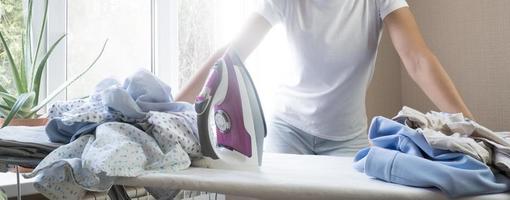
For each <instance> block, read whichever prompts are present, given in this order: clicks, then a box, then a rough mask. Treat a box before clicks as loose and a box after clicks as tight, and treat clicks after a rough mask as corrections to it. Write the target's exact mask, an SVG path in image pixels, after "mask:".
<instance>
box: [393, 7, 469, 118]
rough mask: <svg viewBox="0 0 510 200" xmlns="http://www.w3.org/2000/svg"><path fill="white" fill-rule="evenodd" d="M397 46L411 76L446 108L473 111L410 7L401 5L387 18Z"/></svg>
mask: <svg viewBox="0 0 510 200" xmlns="http://www.w3.org/2000/svg"><path fill="white" fill-rule="evenodd" d="M384 24H385V26H386V27H387V29H388V32H389V34H390V37H391V40H392V42H393V46H395V49H396V50H397V52H398V54H399V56H400V58H401V59H402V62H403V63H404V66H405V68H406V70H407V72H408V73H409V75H410V76H411V78H412V79H413V80H414V81H415V82H416V83H417V84H418V86H419V87H420V88H421V89H422V90H423V91H424V92H425V94H426V95H427V96H428V97H429V98H430V100H432V102H433V103H434V104H435V105H436V106H437V107H438V108H439V109H440V110H441V111H443V112H450V113H458V112H461V113H463V114H464V115H465V116H466V117H469V118H473V115H472V114H471V112H470V111H469V109H468V108H467V106H466V104H465V103H464V101H463V100H462V97H461V96H460V94H459V92H458V91H457V89H456V88H455V85H454V84H453V82H452V81H451V79H450V77H449V76H448V74H447V73H446V71H445V70H444V69H443V66H442V65H441V63H440V62H439V60H438V59H437V57H436V56H435V55H434V53H432V51H431V50H430V49H429V47H428V46H427V44H426V43H425V41H424V39H423V37H422V35H421V33H420V30H419V28H418V25H417V24H416V21H415V19H414V16H413V14H412V13H411V10H410V9H409V8H407V7H406V8H400V9H398V10H396V11H394V12H392V13H391V14H389V15H388V16H387V17H386V18H385V19H384Z"/></svg>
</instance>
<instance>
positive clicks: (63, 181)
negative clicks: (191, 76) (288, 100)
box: [0, 71, 200, 199]
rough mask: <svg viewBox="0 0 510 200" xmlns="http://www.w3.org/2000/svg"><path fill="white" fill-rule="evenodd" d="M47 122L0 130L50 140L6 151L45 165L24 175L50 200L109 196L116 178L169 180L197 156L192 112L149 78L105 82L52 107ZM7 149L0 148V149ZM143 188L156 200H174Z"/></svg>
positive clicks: (160, 191)
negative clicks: (155, 176) (162, 177)
mask: <svg viewBox="0 0 510 200" xmlns="http://www.w3.org/2000/svg"><path fill="white" fill-rule="evenodd" d="M48 115H49V116H48V118H49V119H50V121H49V122H48V125H47V126H45V127H43V128H39V129H37V130H32V129H31V128H27V127H22V128H18V129H16V130H15V131H13V130H9V129H5V130H4V129H2V131H5V132H6V133H8V134H10V135H13V136H14V135H20V134H23V135H27V134H30V133H32V132H34V131H38V132H39V133H41V132H43V134H42V135H44V136H46V138H47V139H46V140H48V138H49V141H48V146H41V145H32V146H27V147H24V146H17V145H18V144H13V145H12V146H15V145H16V146H17V147H16V148H9V151H11V152H14V151H16V152H18V153H19V155H22V154H23V155H24V156H26V155H33V156H37V157H38V158H39V159H41V158H44V159H43V160H42V161H41V162H40V163H39V164H38V165H37V167H36V168H35V169H34V170H33V172H32V173H29V174H24V176H25V177H26V178H32V177H36V180H35V183H34V187H35V188H36V189H37V190H38V191H39V192H41V193H42V194H43V195H44V196H46V197H47V198H49V199H81V198H82V197H83V196H84V195H85V194H86V192H87V191H93V192H106V191H110V192H111V190H110V188H112V187H113V189H118V188H116V186H113V184H114V182H115V179H116V178H117V177H136V176H139V175H143V174H145V173H153V172H163V173H171V172H174V171H177V170H182V169H186V168H188V167H189V166H190V164H191V159H192V158H194V157H199V156H200V146H199V140H198V133H197V127H196V112H195V110H194V107H193V105H192V104H189V103H181V102H174V100H173V98H172V96H171V89H170V87H169V86H167V85H166V84H164V83H163V82H162V81H161V80H159V79H158V78H157V77H155V76H154V75H152V74H151V73H150V72H147V71H139V72H137V73H135V74H134V75H132V76H130V77H129V78H127V79H126V80H125V81H124V83H123V84H120V83H119V82H117V81H116V80H114V79H105V80H103V81H102V82H100V83H99V84H98V85H97V86H96V88H95V91H94V92H93V93H92V94H91V95H90V96H89V97H87V98H83V99H76V100H70V101H62V102H57V103H55V104H53V105H51V106H50V107H49V109H48ZM1 134H2V133H0V135H1ZM39 135H41V134H39ZM5 142H8V141H6V140H2V141H0V146H1V145H2V144H4V143H5ZM53 144H58V145H54V146H52V145H53ZM29 147H30V148H31V147H35V150H33V149H30V148H29ZM49 147H52V148H49ZM57 147H58V148H57ZM43 150H44V151H43ZM2 152H3V149H2ZM50 152H51V153H50ZM0 156H1V155H0ZM146 189H147V191H149V193H151V195H153V196H154V197H155V198H157V199H163V197H166V198H171V197H172V196H175V195H176V194H177V191H171V190H163V189H160V188H146ZM117 196H120V197H122V196H123V195H122V194H120V195H117ZM124 196H125V195H124ZM121 199H122V198H121Z"/></svg>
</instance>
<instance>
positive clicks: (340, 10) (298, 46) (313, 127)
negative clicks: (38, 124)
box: [177, 0, 472, 156]
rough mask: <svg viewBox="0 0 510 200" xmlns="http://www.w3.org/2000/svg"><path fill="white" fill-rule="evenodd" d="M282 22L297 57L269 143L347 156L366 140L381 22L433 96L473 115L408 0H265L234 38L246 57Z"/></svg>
mask: <svg viewBox="0 0 510 200" xmlns="http://www.w3.org/2000/svg"><path fill="white" fill-rule="evenodd" d="M278 23H281V24H283V26H284V27H285V29H286V32H287V37H288V40H289V43H290V45H291V55H292V56H293V59H294V61H295V63H296V64H295V66H292V67H293V70H292V71H289V72H288V74H286V75H285V76H284V77H289V78H288V79H285V80H283V82H284V83H283V84H282V86H281V87H279V88H280V89H279V92H278V95H277V96H278V98H277V99H278V100H277V101H276V102H275V104H276V106H275V107H276V110H275V112H274V113H275V114H274V115H275V116H274V117H273V121H272V122H271V123H270V128H269V133H268V139H267V140H266V146H265V150H266V151H270V152H279V153H294V154H320V155H335V156H344V155H353V154H354V153H355V152H356V151H358V150H359V149H360V148H363V147H365V146H367V145H368V142H367V139H366V127H367V119H366V114H365V93H366V89H367V87H368V84H369V82H370V79H371V76H372V73H373V70H374V63H375V59H376V54H377V47H378V45H379V40H380V36H381V33H382V29H383V25H384V26H386V27H387V31H388V33H389V35H390V37H391V40H392V42H393V46H394V47H395V49H396V50H397V52H398V54H399V56H400V58H401V60H402V62H403V64H404V66H405V68H406V70H407V72H408V73H409V75H410V76H411V77H412V79H413V80H414V81H415V82H416V83H417V84H418V85H419V86H420V88H421V89H422V90H423V91H424V92H425V94H426V95H427V96H428V97H429V98H430V100H432V102H433V103H434V104H435V105H436V106H437V107H438V108H439V109H440V110H441V111H444V112H461V113H463V114H464V115H465V116H467V117H471V118H472V114H471V112H470V111H469V109H468V108H467V107H466V105H465V104H464V102H463V100H462V98H461V96H460V94H459V92H458V91H457V89H456V88H455V86H454V85H453V83H452V81H451V80H450V78H449V76H448V74H447V73H446V72H445V70H444V69H443V67H442V66H441V63H440V62H439V61H438V59H437V58H436V56H435V55H434V54H433V53H432V52H431V50H430V49H429V48H428V47H427V45H426V43H425V41H424V40H423V38H422V36H421V34H420V31H419V28H418V26H417V24H416V21H415V19H414V16H413V14H412V13H411V10H410V9H409V8H408V6H407V3H406V1H405V0H265V1H264V2H263V4H262V6H261V8H260V9H259V10H258V11H257V12H256V13H255V14H253V15H252V16H251V17H250V18H249V19H248V21H247V22H246V25H245V26H244V28H243V29H242V31H241V33H240V34H239V35H238V37H237V38H236V39H234V40H233V41H232V43H231V44H230V45H231V47H232V48H234V49H236V50H237V52H238V53H239V55H240V57H241V58H242V59H245V58H246V57H247V56H248V55H249V54H250V53H251V52H252V51H253V49H254V48H255V47H257V45H258V44H259V43H260V41H261V40H262V39H263V37H264V36H265V34H266V33H267V32H268V31H269V30H270V29H271V27H272V26H273V25H275V24H278ZM223 51H224V50H223V49H222V50H219V51H217V52H216V53H215V54H214V55H213V56H212V57H211V58H210V59H209V60H208V62H206V63H205V65H204V66H203V67H202V68H201V69H200V70H199V72H198V74H197V75H196V76H195V77H194V78H193V79H192V80H191V81H190V83H189V84H188V85H187V86H186V87H185V88H184V90H183V91H182V93H181V94H180V95H179V96H178V97H177V100H181V101H188V102H193V101H194V98H195V96H196V95H197V94H198V93H199V90H200V89H201V86H202V85H203V83H204V81H205V79H206V77H207V74H208V71H209V69H210V67H211V66H212V65H213V63H214V62H215V61H216V60H217V59H218V58H219V56H220V55H222V54H223ZM282 77H283V76H282Z"/></svg>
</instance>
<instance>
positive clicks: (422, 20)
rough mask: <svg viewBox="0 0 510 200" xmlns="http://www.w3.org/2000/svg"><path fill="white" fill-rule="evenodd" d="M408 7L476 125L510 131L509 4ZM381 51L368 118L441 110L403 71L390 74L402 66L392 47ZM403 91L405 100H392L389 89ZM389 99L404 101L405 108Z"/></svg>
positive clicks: (414, 2)
mask: <svg viewBox="0 0 510 200" xmlns="http://www.w3.org/2000/svg"><path fill="white" fill-rule="evenodd" d="M408 3H409V4H410V6H411V9H412V11H413V13H414V14H415V16H416V19H417V21H418V24H419V26H420V28H421V30H422V33H423V36H424V37H425V40H426V41H427V43H428V44H429V46H430V48H431V49H432V50H433V51H434V53H435V54H436V55H437V57H438V58H439V60H440V61H441V62H442V64H443V65H444V67H445V69H446V71H447V72H448V73H449V74H450V76H451V78H452V79H453V81H454V82H455V84H456V86H457V88H458V89H459V91H460V93H461V94H462V96H463V97H464V100H465V101H466V103H467V105H468V106H469V108H470V109H471V110H472V112H473V113H474V115H475V117H476V119H477V121H479V122H480V123H482V124H484V125H486V126H488V127H489V128H491V129H494V130H506V131H510V12H509V10H510V1H508V0H491V1H481V0H448V1H445V0H426V1H425V0H408ZM380 49H381V51H380V54H379V58H378V62H377V67H376V68H377V71H376V74H375V76H374V80H373V82H372V85H371V88H370V90H369V94H368V97H367V108H368V110H369V111H368V115H369V116H372V115H374V114H383V115H388V113H391V114H394V111H393V110H394V108H395V107H400V105H409V106H411V107H414V108H417V109H419V110H421V111H429V110H437V108H436V107H435V106H433V104H432V103H431V102H430V101H429V100H428V99H427V98H426V96H425V95H424V94H423V93H422V92H421V91H420V90H419V89H418V87H417V86H416V84H415V83H414V82H413V81H412V80H411V79H410V78H409V76H408V75H407V73H406V72H405V70H403V68H400V69H399V70H400V71H401V73H400V75H396V74H393V73H390V72H395V71H394V70H395V69H394V66H395V65H396V64H395V63H396V62H399V61H398V57H396V55H395V54H394V51H393V50H392V47H391V43H390V42H388V41H387V40H383V42H382V43H381V47H380ZM392 51H393V52H392ZM395 59H396V60H395ZM386 70H389V71H386ZM397 74H398V73H397ZM388 79H400V80H401V81H400V83H395V81H394V80H388ZM398 88H400V89H401V90H400V95H401V98H400V100H397V99H395V98H394V97H388V96H389V95H394V94H395V92H394V91H390V92H388V89H390V90H396V89H398ZM388 94H389V95H388ZM370 98H372V99H370ZM377 99H380V101H379V100H377ZM389 101H395V102H399V101H400V105H398V106H397V103H391V102H389ZM390 116H391V115H390Z"/></svg>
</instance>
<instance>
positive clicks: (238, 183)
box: [116, 153, 510, 200]
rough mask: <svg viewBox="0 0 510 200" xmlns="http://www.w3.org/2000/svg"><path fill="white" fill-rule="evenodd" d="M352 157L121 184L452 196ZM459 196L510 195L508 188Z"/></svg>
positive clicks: (296, 195) (303, 158)
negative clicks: (358, 165)
mask: <svg viewBox="0 0 510 200" xmlns="http://www.w3.org/2000/svg"><path fill="white" fill-rule="evenodd" d="M352 159H353V158H352V157H330V156H310V155H291V154H271V153H265V154H264V158H263V162H262V167H261V168H260V170H259V171H233V170H222V169H206V168H195V167H191V168H189V169H186V170H183V171H179V172H175V173H172V174H163V173H152V174H147V175H143V176H139V177H136V178H120V179H118V180H117V182H116V183H117V184H122V185H129V186H151V187H165V188H172V189H186V190H198V191H209V192H218V193H225V194H231V195H238V196H246V197H254V198H261V199H392V200H396V199H413V200H414V199H448V197H447V196H445V195H444V194H443V193H441V192H440V191H438V190H435V189H424V188H415V187H407V186H402V185H398V184H392V183H387V182H383V181H380V180H377V179H374V178H371V177H368V176H366V175H365V174H363V173H359V172H357V171H355V170H354V169H353V168H352V166H351V165H352ZM461 199H487V200H489V199H494V200H509V199H510V193H502V194H492V195H482V196H472V197H465V198H461Z"/></svg>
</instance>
